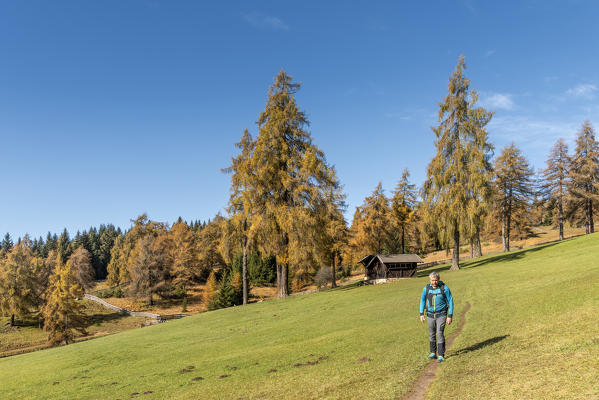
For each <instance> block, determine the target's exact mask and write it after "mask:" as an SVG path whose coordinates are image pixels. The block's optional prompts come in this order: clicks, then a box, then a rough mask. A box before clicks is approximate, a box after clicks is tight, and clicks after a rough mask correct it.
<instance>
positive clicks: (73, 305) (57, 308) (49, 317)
mask: <svg viewBox="0 0 599 400" xmlns="http://www.w3.org/2000/svg"><path fill="white" fill-rule="evenodd" d="M81 297H83V289H82V288H81V285H79V282H78V281H77V278H76V277H75V273H74V271H73V269H72V267H71V266H70V265H68V264H60V263H59V264H57V266H56V270H55V272H54V274H53V275H52V277H51V284H50V290H49V293H48V296H47V300H46V304H45V305H44V307H43V309H42V314H43V316H44V330H45V331H46V332H48V342H50V343H51V344H58V343H61V342H63V341H64V342H65V344H69V342H70V341H72V340H73V338H74V337H75V333H74V331H78V332H80V333H81V334H86V331H85V325H86V319H85V315H84V313H83V308H84V307H83V305H82V304H81V303H79V302H78V301H77V299H78V298H81Z"/></svg>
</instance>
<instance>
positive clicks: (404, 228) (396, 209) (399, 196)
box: [390, 168, 417, 254]
mask: <svg viewBox="0 0 599 400" xmlns="http://www.w3.org/2000/svg"><path fill="white" fill-rule="evenodd" d="M409 177H410V172H409V171H408V169H407V168H406V169H404V171H403V173H402V175H401V179H400V181H399V182H398V183H397V186H396V188H395V190H394V191H393V197H391V209H390V219H391V224H390V225H391V226H392V228H393V230H394V231H395V234H394V236H395V237H396V241H397V242H398V244H399V246H398V247H399V249H398V250H399V253H401V254H405V253H406V247H407V246H406V239H407V236H408V230H409V226H410V223H411V222H412V218H413V215H414V211H415V209H416V205H417V203H416V196H417V191H416V185H414V184H411V183H410V181H409ZM394 253H395V251H394Z"/></svg>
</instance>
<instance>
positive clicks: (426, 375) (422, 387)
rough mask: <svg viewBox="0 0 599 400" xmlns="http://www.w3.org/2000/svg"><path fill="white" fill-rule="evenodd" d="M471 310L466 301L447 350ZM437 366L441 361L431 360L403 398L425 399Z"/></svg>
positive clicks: (408, 399) (447, 348) (411, 399)
mask: <svg viewBox="0 0 599 400" xmlns="http://www.w3.org/2000/svg"><path fill="white" fill-rule="evenodd" d="M468 310H470V303H466V307H464V310H462V313H461V314H460V323H459V324H458V329H456V330H455V331H454V332H452V334H451V335H450V336H449V337H448V338H447V340H446V341H445V342H446V345H447V346H446V351H447V350H449V348H450V347H451V344H452V343H453V340H454V339H455V338H456V337H457V336H458V335H459V334H460V333H461V332H462V328H463V327H464V324H465V323H466V313H467V312H468ZM437 368H439V363H438V362H436V360H435V361H431V362H429V363H428V365H427V366H426V367H425V368H424V370H423V371H422V373H421V374H420V376H419V377H418V379H417V380H416V382H414V384H413V385H412V388H411V389H410V391H409V392H408V394H406V395H405V396H404V397H403V399H402V400H424V399H425V398H426V389H428V387H429V386H430V385H431V383H433V380H435V376H436V375H437Z"/></svg>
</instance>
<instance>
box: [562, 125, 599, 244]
mask: <svg viewBox="0 0 599 400" xmlns="http://www.w3.org/2000/svg"><path fill="white" fill-rule="evenodd" d="M569 177H570V185H569V196H568V197H569V203H570V204H569V216H570V218H572V217H574V216H576V214H582V220H583V221H584V225H585V227H586V233H587V234H588V233H593V232H595V223H594V221H593V216H594V213H595V212H596V211H594V210H597V207H598V203H599V143H597V140H596V139H595V130H594V129H593V126H592V125H591V123H590V122H589V121H585V122H584V123H583V124H582V127H581V129H580V131H579V132H578V136H577V138H576V150H575V153H574V155H573V157H572V164H571V167H570V173H569ZM580 211H582V212H580Z"/></svg>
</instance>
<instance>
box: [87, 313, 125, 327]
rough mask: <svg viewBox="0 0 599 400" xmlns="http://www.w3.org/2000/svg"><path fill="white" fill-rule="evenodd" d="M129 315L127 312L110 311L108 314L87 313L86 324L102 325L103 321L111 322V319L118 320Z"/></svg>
mask: <svg viewBox="0 0 599 400" xmlns="http://www.w3.org/2000/svg"><path fill="white" fill-rule="evenodd" d="M126 316H127V315H125V314H121V313H116V312H114V313H108V314H104V313H97V314H89V315H86V317H85V318H86V326H92V325H100V324H101V323H102V322H109V321H114V320H118V319H121V318H124V317H126Z"/></svg>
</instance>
